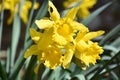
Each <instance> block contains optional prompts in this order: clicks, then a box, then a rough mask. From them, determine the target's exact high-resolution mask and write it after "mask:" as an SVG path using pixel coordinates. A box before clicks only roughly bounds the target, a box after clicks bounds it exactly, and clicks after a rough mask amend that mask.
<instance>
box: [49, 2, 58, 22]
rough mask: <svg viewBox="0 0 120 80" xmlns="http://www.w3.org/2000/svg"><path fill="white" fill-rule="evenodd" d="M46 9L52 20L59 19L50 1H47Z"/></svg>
mask: <svg viewBox="0 0 120 80" xmlns="http://www.w3.org/2000/svg"><path fill="white" fill-rule="evenodd" d="M48 11H49V13H50V17H51V18H52V20H53V21H57V20H59V19H60V15H59V13H58V11H57V9H56V7H55V6H54V5H53V3H52V2H51V1H49V3H48Z"/></svg>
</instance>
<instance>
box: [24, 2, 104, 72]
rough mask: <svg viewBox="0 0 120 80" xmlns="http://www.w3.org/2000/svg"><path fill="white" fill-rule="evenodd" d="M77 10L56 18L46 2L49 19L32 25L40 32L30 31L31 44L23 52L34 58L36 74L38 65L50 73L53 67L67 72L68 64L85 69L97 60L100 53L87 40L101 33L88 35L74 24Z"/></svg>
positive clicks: (83, 29)
mask: <svg viewBox="0 0 120 80" xmlns="http://www.w3.org/2000/svg"><path fill="white" fill-rule="evenodd" d="M78 9H79V8H78V7H76V8H72V9H71V10H70V11H69V12H68V13H67V15H66V16H65V17H63V18H60V14H59V13H58V11H57V9H56V8H55V6H54V5H53V3H52V2H51V1H49V3H48V11H49V14H50V18H46V19H40V20H36V21H35V23H36V25H37V26H38V28H39V29H44V31H43V32H38V31H36V30H35V29H33V28H31V29H30V35H31V39H32V40H33V41H34V42H35V44H33V45H32V46H31V47H30V48H29V49H27V51H26V52H25V55H24V57H25V58H28V57H29V56H32V55H36V56H37V59H38V65H37V66H36V68H35V72H36V73H37V71H38V68H39V65H40V64H41V63H43V64H44V65H45V66H46V67H49V68H50V69H55V68H56V67H57V66H63V67H64V68H69V65H70V63H71V62H74V63H76V64H78V65H80V66H81V67H82V68H83V69H85V68H86V67H88V66H89V65H90V64H95V63H96V60H97V59H100V56H99V54H101V53H102V52H103V49H102V47H100V46H99V45H98V43H97V42H92V41H91V40H92V39H93V38H96V37H97V36H100V35H102V34H103V33H104V31H97V32H89V30H88V28H87V27H85V26H84V25H83V24H81V23H79V22H77V21H75V20H74V18H75V16H76V14H77V11H78Z"/></svg>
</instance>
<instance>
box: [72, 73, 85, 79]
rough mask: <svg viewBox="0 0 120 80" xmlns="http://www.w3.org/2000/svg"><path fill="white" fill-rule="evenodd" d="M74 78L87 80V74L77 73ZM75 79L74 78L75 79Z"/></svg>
mask: <svg viewBox="0 0 120 80" xmlns="http://www.w3.org/2000/svg"><path fill="white" fill-rule="evenodd" d="M73 78H74V79H75V80H76V79H77V80H86V79H85V76H84V75H83V74H77V75H74V76H73ZM74 79H73V80H74Z"/></svg>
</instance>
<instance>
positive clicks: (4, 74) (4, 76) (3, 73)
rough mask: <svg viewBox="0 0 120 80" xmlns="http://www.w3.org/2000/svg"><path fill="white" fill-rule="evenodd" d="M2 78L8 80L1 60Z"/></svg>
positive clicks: (0, 71)
mask: <svg viewBox="0 0 120 80" xmlns="http://www.w3.org/2000/svg"><path fill="white" fill-rule="evenodd" d="M0 77H1V78H2V80H8V79H7V75H6V73H5V70H4V68H3V66H2V64H1V60H0Z"/></svg>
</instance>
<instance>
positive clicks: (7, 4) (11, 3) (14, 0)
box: [0, 0, 39, 24]
mask: <svg viewBox="0 0 120 80" xmlns="http://www.w3.org/2000/svg"><path fill="white" fill-rule="evenodd" d="M16 5H18V6H20V0H4V10H9V11H10V17H9V18H8V20H7V23H8V24H11V23H12V21H13V18H14V13H15V12H19V11H20V9H19V7H18V6H16ZM38 6H39V4H38V3H35V7H34V9H37V8H38ZM1 7H2V3H0V12H1ZM31 7H32V2H31V1H29V0H25V2H24V4H23V6H22V9H21V12H20V17H21V19H22V20H23V22H24V23H27V22H28V14H29V10H30V8H31ZM16 8H17V9H16Z"/></svg>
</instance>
